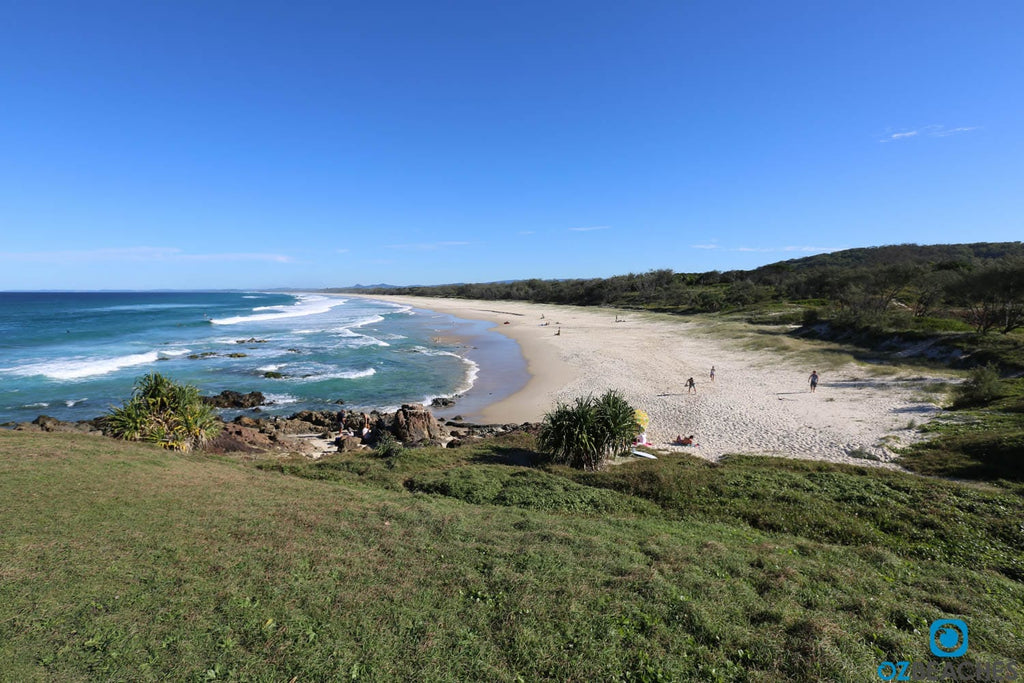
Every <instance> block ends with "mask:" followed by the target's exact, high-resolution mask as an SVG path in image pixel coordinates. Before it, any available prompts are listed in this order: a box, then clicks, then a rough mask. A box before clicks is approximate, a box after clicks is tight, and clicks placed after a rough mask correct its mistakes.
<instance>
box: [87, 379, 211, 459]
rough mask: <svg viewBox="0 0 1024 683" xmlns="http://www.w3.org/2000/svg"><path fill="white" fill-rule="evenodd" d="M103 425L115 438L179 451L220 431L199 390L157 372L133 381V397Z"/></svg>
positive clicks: (116, 409) (195, 445)
mask: <svg viewBox="0 0 1024 683" xmlns="http://www.w3.org/2000/svg"><path fill="white" fill-rule="evenodd" d="M104 422H105V424H106V429H107V432H108V433H109V434H110V435H112V436H114V437H117V438H120V439H125V440H126V441H148V442H151V443H158V444H160V445H162V446H164V447H165V448H170V449H173V450H178V451H191V450H192V449H194V448H196V447H200V446H203V445H204V444H206V443H207V442H208V441H209V440H210V439H212V438H213V437H215V436H216V435H217V434H218V433H219V432H220V421H219V420H218V418H217V415H216V413H215V412H214V409H213V407H212V406H209V405H207V404H206V403H204V402H203V400H202V398H201V397H200V395H199V389H197V388H196V387H194V386H192V385H190V384H178V383H176V382H174V381H173V380H171V379H170V378H167V377H164V376H163V375H161V374H160V373H157V372H153V373H150V374H148V375H144V376H143V377H141V378H139V379H138V380H136V382H135V389H134V391H133V392H132V397H131V398H130V399H128V400H127V401H125V403H124V404H123V405H122V406H121V407H120V408H112V409H111V411H110V412H109V413H108V414H107V416H106V417H105V418H104Z"/></svg>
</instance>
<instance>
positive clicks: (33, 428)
mask: <svg viewBox="0 0 1024 683" xmlns="http://www.w3.org/2000/svg"><path fill="white" fill-rule="evenodd" d="M14 431H16V432H41V431H43V430H42V429H41V428H40V427H39V425H37V424H32V423H31V422H19V423H18V424H17V425H15V427H14Z"/></svg>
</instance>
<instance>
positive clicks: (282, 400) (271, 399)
mask: <svg viewBox="0 0 1024 683" xmlns="http://www.w3.org/2000/svg"><path fill="white" fill-rule="evenodd" d="M263 397H264V398H266V399H267V402H268V403H275V404H277V405H286V404H288V403H298V402H299V399H298V398H296V397H295V396H292V395H291V394H263Z"/></svg>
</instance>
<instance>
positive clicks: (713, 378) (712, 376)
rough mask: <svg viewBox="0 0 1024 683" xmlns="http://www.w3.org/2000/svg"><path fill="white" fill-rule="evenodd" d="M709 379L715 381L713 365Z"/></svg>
mask: <svg viewBox="0 0 1024 683" xmlns="http://www.w3.org/2000/svg"><path fill="white" fill-rule="evenodd" d="M711 381H712V382H714V381H715V366H714V365H712V366H711Z"/></svg>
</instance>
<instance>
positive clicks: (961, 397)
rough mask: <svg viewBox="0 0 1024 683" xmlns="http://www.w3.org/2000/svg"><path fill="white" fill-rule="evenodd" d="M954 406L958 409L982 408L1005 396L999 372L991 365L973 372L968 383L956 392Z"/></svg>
mask: <svg viewBox="0 0 1024 683" xmlns="http://www.w3.org/2000/svg"><path fill="white" fill-rule="evenodd" d="M953 395H954V400H953V405H954V407H956V408H965V407H968V406H981V405H986V404H988V403H991V402H992V401H995V400H996V399H998V398H1001V397H1002V395H1003V391H1002V387H1001V386H1000V384H999V371H998V370H997V369H996V366H995V365H993V364H991V363H989V364H988V365H985V366H979V367H976V368H974V369H973V370H971V375H970V377H968V379H967V381H966V382H964V383H963V384H961V385H959V386H958V387H957V388H956V390H955V391H954V394H953Z"/></svg>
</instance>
